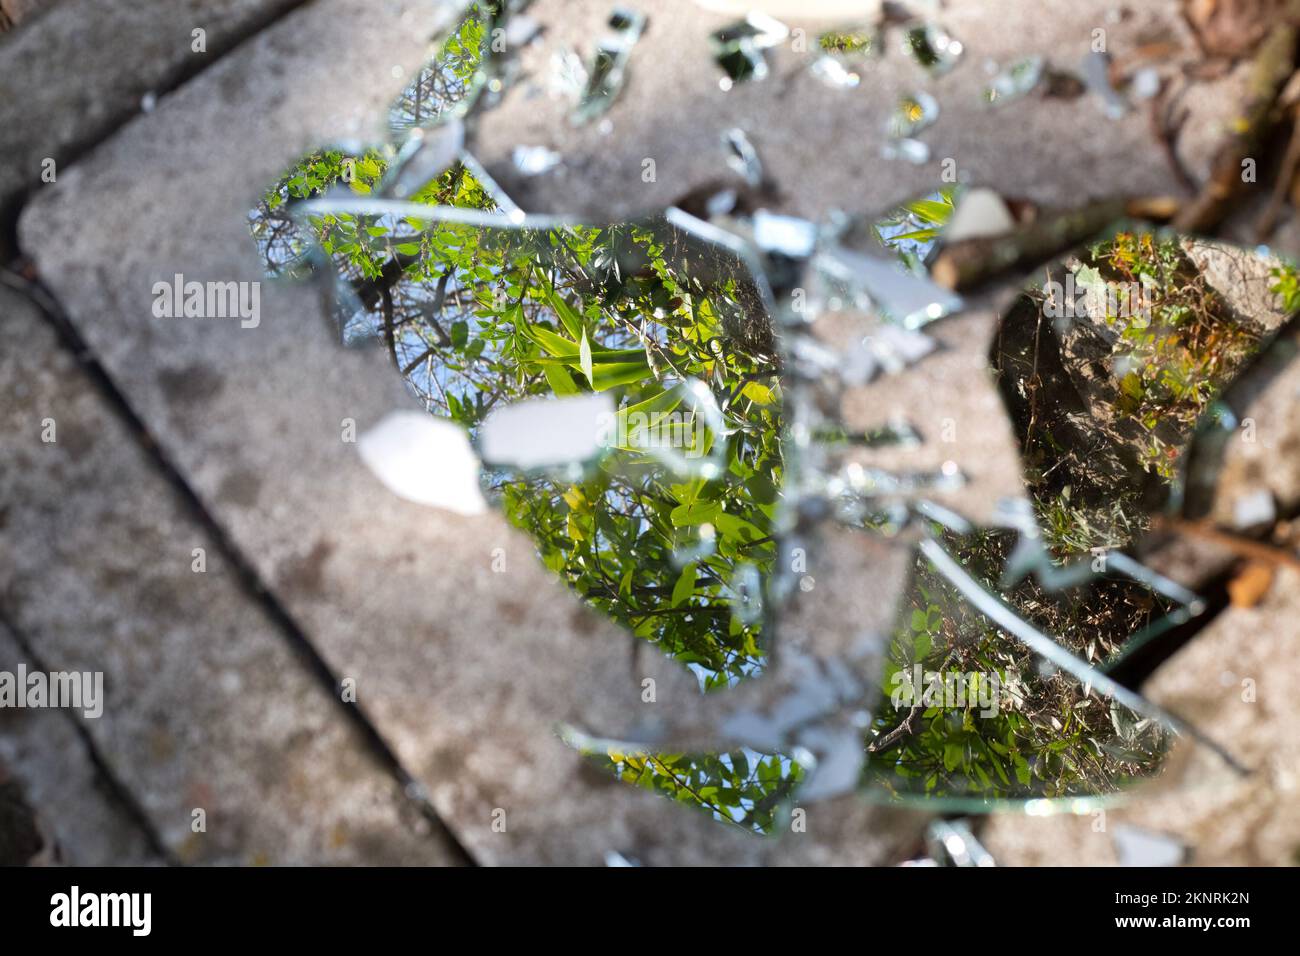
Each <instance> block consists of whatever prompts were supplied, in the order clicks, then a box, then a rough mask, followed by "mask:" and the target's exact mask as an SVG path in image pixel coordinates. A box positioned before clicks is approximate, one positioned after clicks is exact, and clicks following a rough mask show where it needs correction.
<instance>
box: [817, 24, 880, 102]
mask: <svg viewBox="0 0 1300 956" xmlns="http://www.w3.org/2000/svg"><path fill="white" fill-rule="evenodd" d="M816 52H817V53H818V54H819V55H818V56H817V58H816V59H815V60H813V62H812V65H811V66H810V67H809V71H810V72H811V73H812V75H813V76H815V77H816V78H817V79H819V80H820V81H821V82H823V83H825V84H826V85H827V86H830V87H833V88H836V89H852V88H853V87H855V86H857V85H858V83H860V82H861V80H862V68H863V66H864V65H865V64H866V62H867V60H868V59H870V58H871V57H872V56H875V55H877V53H878V52H879V43H878V41H877V38H876V32H875V30H874V28H870V27H862V28H858V29H847V30H834V31H830V32H827V33H823V34H821V35H820V36H819V37H818V38H817V51H816Z"/></svg>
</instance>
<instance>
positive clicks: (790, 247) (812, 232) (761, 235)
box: [754, 209, 817, 259]
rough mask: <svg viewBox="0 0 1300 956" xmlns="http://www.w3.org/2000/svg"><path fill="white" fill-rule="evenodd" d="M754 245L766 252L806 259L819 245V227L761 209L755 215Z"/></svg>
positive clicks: (806, 221)
mask: <svg viewBox="0 0 1300 956" xmlns="http://www.w3.org/2000/svg"><path fill="white" fill-rule="evenodd" d="M754 244H755V245H757V246H758V247H759V248H760V249H762V250H764V251H765V252H779V253H780V254H781V255H783V256H788V257H789V258H791V259H806V258H808V256H810V255H812V251H813V248H814V247H815V246H816V244H817V227H816V226H815V225H814V224H813V223H811V222H809V221H808V220H806V219H799V218H798V217H796V216H778V215H775V214H773V213H770V212H765V211H764V210H761V209H760V210H759V211H758V212H757V213H755V215H754Z"/></svg>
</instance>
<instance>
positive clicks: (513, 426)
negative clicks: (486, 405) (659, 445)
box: [478, 393, 615, 471]
mask: <svg viewBox="0 0 1300 956" xmlns="http://www.w3.org/2000/svg"><path fill="white" fill-rule="evenodd" d="M614 424H615V422H614V402H613V400H611V399H610V397H609V395H608V394H604V393H593V394H589V395H569V396H564V397H560V398H554V399H532V400H527V401H522V402H516V403H514V404H513V405H506V406H503V407H501V408H498V409H495V410H494V411H492V412H491V413H490V414H489V415H488V416H487V418H485V419H484V420H483V425H482V427H481V428H480V430H479V434H478V449H479V455H480V457H481V458H482V459H483V461H484V463H485V464H488V465H498V466H500V465H507V466H510V467H513V468H517V469H519V470H521V471H531V470H533V469H536V468H558V467H560V466H566V465H574V464H578V465H580V464H582V463H584V462H588V461H590V460H592V459H594V458H595V457H596V456H597V455H599V454H600V453H601V452H602V451H603V450H604V449H605V448H607V447H609V443H610V442H611V441H612V440H613V438H614Z"/></svg>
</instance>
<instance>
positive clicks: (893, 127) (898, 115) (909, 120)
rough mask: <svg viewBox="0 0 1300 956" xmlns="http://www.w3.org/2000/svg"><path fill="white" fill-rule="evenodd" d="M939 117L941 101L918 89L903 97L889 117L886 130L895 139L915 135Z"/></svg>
mask: <svg viewBox="0 0 1300 956" xmlns="http://www.w3.org/2000/svg"><path fill="white" fill-rule="evenodd" d="M938 118H939V103H938V101H937V100H935V98H934V97H933V96H931V95H930V94H929V93H925V92H923V91H918V92H915V93H909V94H907V95H905V96H903V97H901V98H900V99H899V101H898V103H897V104H896V105H895V106H894V112H893V113H892V114H891V115H890V117H889V123H888V125H887V129H886V132H888V133H889V135H890V136H892V137H894V138H895V139H905V138H907V137H910V136H915V135H916V134H917V133H919V132H921V130H923V129H927V128H928V127H930V126H932V125H933V124H934V121H935V120H937V119H938Z"/></svg>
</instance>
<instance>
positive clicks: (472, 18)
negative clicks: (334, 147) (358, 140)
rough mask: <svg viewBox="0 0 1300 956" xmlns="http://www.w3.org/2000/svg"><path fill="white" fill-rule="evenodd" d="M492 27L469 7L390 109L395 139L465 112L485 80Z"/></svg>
mask: <svg viewBox="0 0 1300 956" xmlns="http://www.w3.org/2000/svg"><path fill="white" fill-rule="evenodd" d="M491 26H492V21H491V18H490V17H489V16H486V15H484V14H483V13H481V12H480V10H479V7H478V6H477V5H474V6H471V7H470V9H469V12H468V13H467V14H466V16H465V18H464V19H463V20H462V21H461V22H460V25H459V26H458V27H457V28H456V29H455V30H454V31H452V33H451V35H450V36H448V37H447V39H446V40H445V41H443V43H442V45H441V47H440V48H439V50H438V53H437V54H436V55H435V56H434V57H433V59H432V60H431V61H430V62H429V63H428V64H426V65H425V66H423V67H421V68H420V71H419V72H418V73H417V74H416V77H415V79H414V80H413V81H412V82H411V83H410V85H409V86H407V87H406V89H404V90H403V91H402V93H401V95H400V96H398V98H397V100H396V101H395V102H394V103H393V105H392V106H391V107H390V108H389V111H388V125H389V130H390V133H391V136H392V138H393V139H394V140H395V141H400V140H401V139H402V138H403V137H404V136H405V135H406V134H408V133H409V132H410V131H411V130H415V129H420V128H423V127H427V126H432V125H434V124H435V123H437V122H439V121H440V120H443V119H445V118H447V117H449V116H454V115H463V114H464V113H465V112H466V111H468V109H469V107H470V106H471V104H472V103H473V101H474V97H475V95H476V94H477V93H478V92H479V91H480V89H481V88H482V86H483V84H484V83H485V82H486V80H487V74H486V72H485V71H484V69H483V64H484V53H485V44H486V43H488V42H489V40H490V30H491Z"/></svg>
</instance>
